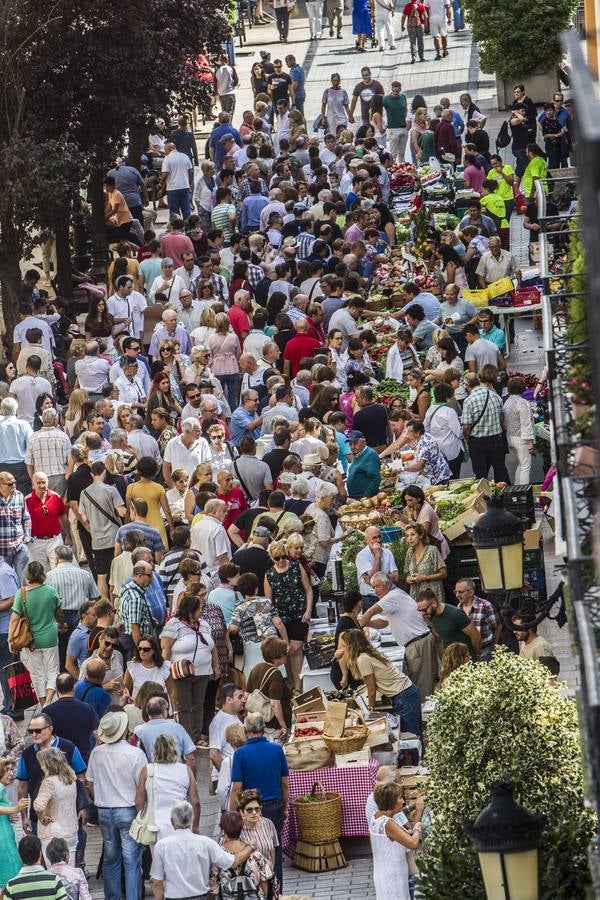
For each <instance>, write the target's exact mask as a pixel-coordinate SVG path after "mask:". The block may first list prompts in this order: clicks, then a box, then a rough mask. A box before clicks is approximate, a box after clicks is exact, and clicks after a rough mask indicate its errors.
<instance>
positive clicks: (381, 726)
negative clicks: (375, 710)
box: [366, 716, 389, 747]
mask: <svg viewBox="0 0 600 900" xmlns="http://www.w3.org/2000/svg"><path fill="white" fill-rule="evenodd" d="M366 725H367V728H368V729H369V737H368V738H367V744H368V745H369V747H380V746H381V745H382V744H387V743H388V741H389V728H388V720H387V716H381V718H379V719H374V720H373V721H372V722H367V723H366Z"/></svg>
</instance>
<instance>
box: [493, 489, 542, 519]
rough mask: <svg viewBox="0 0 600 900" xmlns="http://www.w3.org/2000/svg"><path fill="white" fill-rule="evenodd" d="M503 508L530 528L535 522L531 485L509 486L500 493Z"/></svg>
mask: <svg viewBox="0 0 600 900" xmlns="http://www.w3.org/2000/svg"><path fill="white" fill-rule="evenodd" d="M500 499H501V501H502V506H503V507H504V509H505V510H507V512H510V513H512V514H513V516H516V517H517V518H518V519H520V520H521V522H523V523H527V527H528V528H530V527H531V526H532V525H533V523H534V522H535V506H534V503H533V488H532V487H531V485H530V484H509V485H507V486H506V487H505V488H504V489H503V490H502V491H501V493H500Z"/></svg>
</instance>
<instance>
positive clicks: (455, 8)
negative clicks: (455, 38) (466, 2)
mask: <svg viewBox="0 0 600 900" xmlns="http://www.w3.org/2000/svg"><path fill="white" fill-rule="evenodd" d="M452 12H453V14H454V30H455V31H458V29H459V28H464V27H465V17H464V16H463V11H462V4H461V0H452Z"/></svg>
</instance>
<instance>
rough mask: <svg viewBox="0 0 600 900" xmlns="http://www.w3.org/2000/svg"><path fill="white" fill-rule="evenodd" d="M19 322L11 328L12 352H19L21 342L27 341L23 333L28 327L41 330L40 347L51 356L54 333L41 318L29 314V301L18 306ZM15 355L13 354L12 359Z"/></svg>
mask: <svg viewBox="0 0 600 900" xmlns="http://www.w3.org/2000/svg"><path fill="white" fill-rule="evenodd" d="M19 316H20V322H18V324H17V325H15V327H14V330H13V353H14V354H15V355H18V354H19V351H20V350H21V347H22V346H23V344H26V343H27V340H26V337H25V335H26V334H27V331H28V330H29V329H30V328H39V329H40V330H41V332H42V347H43V348H44V350H46V352H47V353H49V354H50V356H52V348H53V347H54V335H53V334H52V329H51V328H50V326H49V325H48V323H47V322H45V321H44V320H43V319H40V318H39V317H38V316H33V315H32V314H31V306H30V305H29V303H22V304H21V306H19ZM14 358H15V357H14V356H13V359H14Z"/></svg>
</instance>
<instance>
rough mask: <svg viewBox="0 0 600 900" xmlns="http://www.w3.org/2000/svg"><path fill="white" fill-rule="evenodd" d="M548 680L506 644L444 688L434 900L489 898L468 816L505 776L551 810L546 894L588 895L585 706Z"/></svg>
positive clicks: (537, 808) (435, 792) (433, 788)
mask: <svg viewBox="0 0 600 900" xmlns="http://www.w3.org/2000/svg"><path fill="white" fill-rule="evenodd" d="M548 678H549V675H548V670H547V669H545V668H544V667H543V666H541V665H540V664H539V663H536V662H532V661H529V660H525V659H523V658H521V657H518V656H516V655H514V654H512V653H509V652H507V651H506V650H504V649H502V648H500V649H497V650H496V652H495V653H494V656H493V657H492V660H491V662H490V663H487V664H486V663H477V664H476V665H472V664H468V665H466V666H461V667H460V668H459V669H457V670H456V671H455V672H454V673H453V674H452V675H451V676H450V678H449V679H448V680H447V682H446V683H445V684H444V687H443V688H442V689H441V690H440V691H439V692H437V693H436V695H435V696H436V705H435V710H434V712H433V714H432V715H431V717H430V719H429V722H428V725H427V737H428V746H427V753H426V757H425V764H426V765H428V766H429V768H430V770H431V777H430V779H429V782H428V784H427V804H428V806H429V807H430V808H431V810H432V812H433V815H434V821H433V826H432V830H431V832H430V834H429V835H428V836H427V838H426V841H425V854H424V856H423V857H422V858H421V860H420V861H419V865H420V867H422V872H423V878H422V885H421V889H422V891H423V894H424V896H425V897H427V898H428V900H456V898H458V897H468V898H469V900H484V897H485V894H484V892H483V888H482V880H481V872H480V869H479V865H478V861H477V856H476V854H475V851H474V850H473V847H472V844H471V842H470V841H469V840H468V838H467V837H466V836H465V834H464V831H463V823H464V822H465V821H466V820H473V819H476V818H477V816H478V815H479V813H480V812H481V810H482V809H484V808H485V807H486V806H487V804H488V803H489V785H490V784H491V783H492V782H493V781H496V780H499V779H502V780H507V781H512V782H514V783H515V785H516V790H515V800H517V802H519V803H522V804H523V805H524V806H525V807H526V808H527V809H529V810H531V811H534V812H542V813H544V814H545V815H546V816H547V820H548V824H547V827H546V829H545V831H544V836H543V846H542V850H541V865H540V872H541V881H542V890H541V892H540V896H541V897H544V900H558V898H564V900H567V898H571V900H572V898H574V897H583V896H585V887H586V885H587V884H588V880H589V873H588V864H587V845H588V843H589V841H590V839H591V837H592V834H593V831H594V819H593V816H592V815H591V814H590V813H589V812H587V811H586V810H585V809H584V805H583V775H582V766H581V748H580V743H579V740H580V735H579V729H578V722H577V708H576V706H575V703H574V702H573V701H572V700H570V699H568V698H566V697H563V696H562V695H561V694H560V693H559V691H558V689H557V688H556V687H554V686H552V685H550V684H549V682H548Z"/></svg>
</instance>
